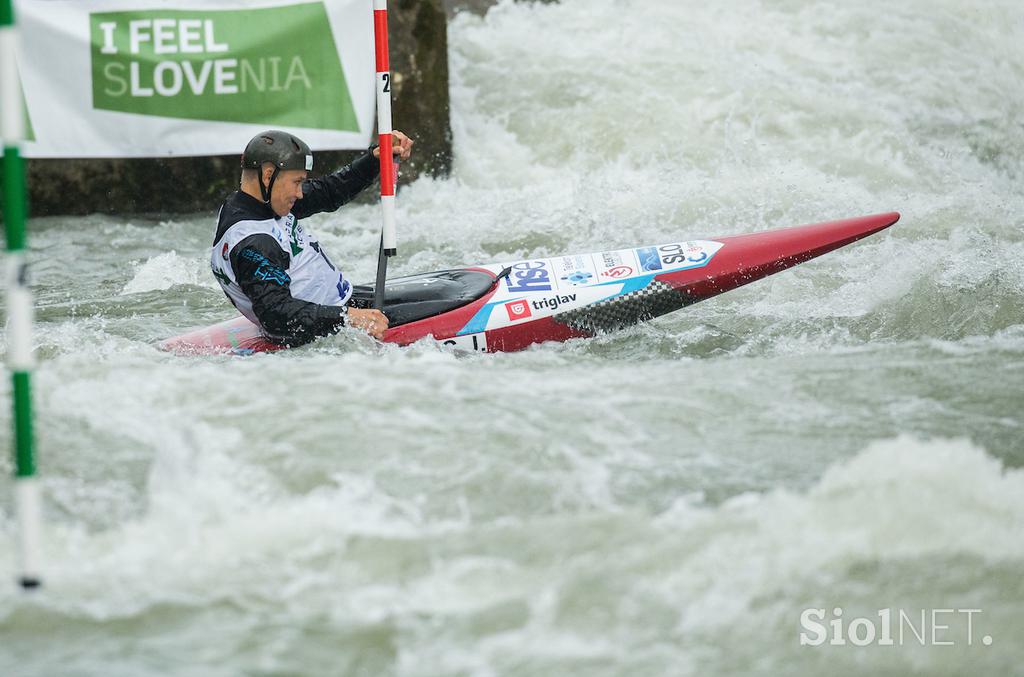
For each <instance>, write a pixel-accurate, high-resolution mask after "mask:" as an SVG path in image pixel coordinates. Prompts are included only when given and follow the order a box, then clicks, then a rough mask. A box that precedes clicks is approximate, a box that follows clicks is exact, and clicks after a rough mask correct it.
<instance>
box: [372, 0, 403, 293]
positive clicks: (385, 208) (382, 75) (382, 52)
mask: <svg viewBox="0 0 1024 677" xmlns="http://www.w3.org/2000/svg"><path fill="white" fill-rule="evenodd" d="M373 34H374V42H375V43H376V53H377V134H378V140H379V143H380V206H381V217H382V219H383V223H382V225H381V237H380V256H379V257H378V259H377V283H376V285H375V286H374V294H373V307H374V308H376V309H378V310H381V309H383V308H384V284H385V281H386V279H387V268H388V257H389V256H394V255H395V254H396V253H397V252H398V244H397V239H396V236H395V183H397V181H398V171H397V167H396V165H395V160H394V157H393V156H392V143H391V142H392V139H393V137H392V136H391V131H392V129H391V57H390V55H389V53H388V3H387V0H373Z"/></svg>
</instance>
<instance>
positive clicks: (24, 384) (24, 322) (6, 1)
mask: <svg viewBox="0 0 1024 677" xmlns="http://www.w3.org/2000/svg"><path fill="white" fill-rule="evenodd" d="M17 44H18V35H17V32H16V31H15V29H14V8H13V6H12V0H0V138H2V139H3V143H4V160H3V163H4V164H3V167H4V179H3V183H4V188H3V196H4V201H3V213H4V226H5V230H6V231H7V313H8V317H7V364H8V366H9V367H10V369H11V375H12V378H13V380H14V390H13V393H14V419H13V425H14V437H13V439H14V496H15V505H16V509H17V512H18V526H19V546H20V547H19V554H20V557H21V561H20V563H19V572H18V581H19V583H20V584H21V587H23V588H25V589H26V590H29V589H32V588H38V587H39V585H40V584H41V578H40V570H39V564H40V556H39V549H40V540H41V538H40V537H41V532H42V499H41V497H40V494H39V480H38V479H37V478H36V463H35V458H34V455H33V440H32V396H31V388H30V379H29V374H30V372H31V371H32V366H33V359H32V293H31V292H30V291H29V288H28V264H27V262H26V258H25V219H26V215H27V209H26V205H25V203H26V199H25V166H24V163H23V162H22V159H21V151H20V148H19V143H20V142H21V140H22V139H23V138H24V137H25V117H24V111H23V109H22V105H21V85H20V83H19V81H18V67H17V60H16V52H17Z"/></svg>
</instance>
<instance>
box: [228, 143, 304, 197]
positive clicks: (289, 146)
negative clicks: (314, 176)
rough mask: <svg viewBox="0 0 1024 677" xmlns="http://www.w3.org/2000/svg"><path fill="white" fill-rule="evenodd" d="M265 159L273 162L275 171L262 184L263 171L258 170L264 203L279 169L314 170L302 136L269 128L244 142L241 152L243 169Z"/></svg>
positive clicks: (260, 164)
mask: <svg viewBox="0 0 1024 677" xmlns="http://www.w3.org/2000/svg"><path fill="white" fill-rule="evenodd" d="M265 162H269V163H271V164H272V165H274V173H273V175H271V177H270V183H269V184H267V185H266V186H264V185H263V174H262V172H261V173H260V175H259V181H260V193H261V194H262V195H263V202H264V203H266V204H270V193H271V191H272V190H273V189H274V181H276V180H277V174H278V172H280V171H281V170H282V169H304V170H306V171H307V172H308V171H309V170H311V169H313V151H311V150H310V149H309V146H307V145H306V142H305V141H303V140H302V139H300V138H298V137H295V136H292V135H291V134H289V133H288V132H282V131H279V130H276V129H269V130H267V131H265V132H260V133H259V134H257V135H256V136H254V137H252V140H250V141H249V143H248V144H247V145H246V147H245V151H244V152H243V153H242V169H256V170H259V169H260V168H261V167H263V163H265Z"/></svg>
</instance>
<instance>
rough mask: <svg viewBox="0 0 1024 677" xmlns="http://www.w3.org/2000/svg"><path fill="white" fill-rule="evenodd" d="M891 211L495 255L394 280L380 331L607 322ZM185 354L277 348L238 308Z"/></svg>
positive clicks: (512, 335)
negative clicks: (513, 257) (552, 252)
mask: <svg viewBox="0 0 1024 677" xmlns="http://www.w3.org/2000/svg"><path fill="white" fill-rule="evenodd" d="M899 218H900V215H899V214H898V213H896V212H890V213H888V214H877V215H874V216H862V217H859V218H854V219H845V220H842V221H829V222H827V223H816V224H811V225H806V226H797V227H795V228H784V229H780V230H772V231H766V232H762V233H751V234H748V235H733V236H729V237H720V238H712V239H708V240H688V241H685V242H671V243H668V244H661V245H651V246H646V247H636V248H633V249H618V250H615V251H605V252H599V253H596V254H577V255H570V256H556V257H553V258H542V259H527V260H523V261H512V262H508V263H493V264H488V265H482V266H475V267H472V268H463V269H456V270H447V271H439V272H434V273H425V274H421V275H413V276H410V277H402V278H396V279H393V280H389V281H388V283H387V286H386V287H385V299H386V300H385V313H386V314H387V315H388V317H389V319H390V320H391V328H390V329H389V330H388V332H387V334H386V335H385V337H384V341H386V342H389V343H397V344H399V345H408V344H410V343H413V342H415V341H419V340H420V339H424V338H431V339H433V340H435V341H440V342H441V343H443V344H445V345H450V346H454V347H455V348H457V349H464V350H475V351H485V352H501V351H513V350H521V349H523V348H525V347H527V346H529V345H531V344H534V343H541V342H543V341H565V340H568V339H571V338H580V337H591V336H594V335H596V334H598V333H602V332H608V331H614V330H617V329H621V328H623V327H627V326H630V325H633V324H636V323H638V322H642V321H644V320H649V319H651V318H653V317H657V316H659V315H664V314H665V313H669V312H672V311H674V310H678V309H679V308H682V307H683V306H688V305H690V304H692V303H696V302H697V301H703V300H704V299H707V298H711V297H712V296H716V295H718V294H721V293H722V292H727V291H729V290H730V289H735V288H736V287H740V286H742V285H745V284H747V283H749V282H753V281H755V280H759V279H761V278H762V277H766V276H768V275H772V274H774V273H777V272H779V271H782V270H785V269H787V268H790V267H792V266H795V265H797V264H798V263H803V262H804V261H807V260H809V259H812V258H814V257H816V256H821V255H822V254H825V253H827V252H830V251H832V250H833V249H837V248H839V247H842V246H845V245H848V244H850V243H851V242H855V241H856V240H859V239H861V238H863V237H867V236H868V235H871V234H873V233H877V232H878V231H880V230H883V229H885V228H888V227H889V226H891V225H892V224H894V223H896V221H897V220H899ZM160 347H161V348H162V349H164V350H169V351H173V352H176V353H180V354H192V355H195V354H212V353H225V352H227V353H237V354H247V353H252V352H262V351H270V350H280V349H281V348H282V347H283V346H280V345H278V344H275V343H272V342H271V341H268V340H267V339H266V338H264V337H263V335H262V334H261V333H260V329H259V328H258V327H257V326H255V325H254V324H252V323H251V322H249V321H248V320H247V319H245V318H244V317H237V318H235V319H233V320H228V321H226V322H221V323H220V324H215V325H213V326H211V327H206V328H204V329H198V330H195V331H192V332H189V333H187V334H183V335H181V336H176V337H174V338H170V339H167V340H165V341H163V342H162V343H161V344H160Z"/></svg>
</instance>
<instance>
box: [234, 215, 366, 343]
mask: <svg viewBox="0 0 1024 677" xmlns="http://www.w3.org/2000/svg"><path fill="white" fill-rule="evenodd" d="M230 256H231V269H232V270H234V272H235V279H236V280H237V281H238V285H239V286H240V287H241V288H242V292H243V293H244V294H245V295H246V296H248V297H249V300H250V301H252V310H253V312H254V313H255V314H256V317H257V318H258V319H259V321H260V324H262V325H263V328H264V329H265V330H266V331H267V333H268V334H270V338H272V339H274V340H276V341H279V342H281V343H287V344H288V345H293V346H294V345H301V344H303V343H308V342H310V341H312V340H313V339H314V338H316V337H317V336H326V335H328V334H332V333H334V332H335V331H337V329H338V327H340V326H341V325H343V324H344V323H345V312H346V310H347V308H345V307H343V306H322V305H320V304H318V303H310V302H309V301H303V300H301V299H296V298H292V293H291V278H290V277H289V276H288V273H287V272H286V271H287V268H288V256H287V255H286V254H285V253H284V252H283V251H281V247H279V246H278V244H277V241H276V240H274V238H272V237H271V236H269V235H250V236H249V237H247V238H245V239H244V240H242V241H241V242H239V243H238V244H237V245H235V247H234V249H232V250H231V254H230Z"/></svg>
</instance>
